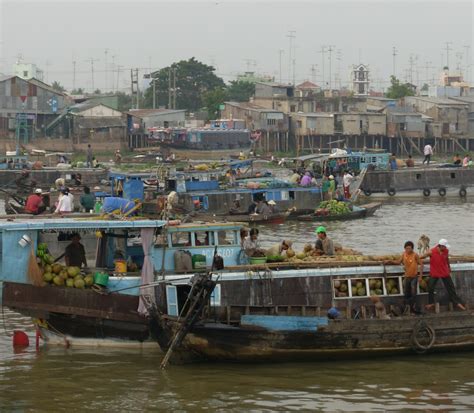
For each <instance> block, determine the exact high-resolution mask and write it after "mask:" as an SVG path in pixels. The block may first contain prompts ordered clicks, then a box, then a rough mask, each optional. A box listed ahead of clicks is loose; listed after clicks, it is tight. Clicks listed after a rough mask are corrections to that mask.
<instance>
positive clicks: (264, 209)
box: [255, 201, 272, 215]
mask: <svg viewBox="0 0 474 413" xmlns="http://www.w3.org/2000/svg"><path fill="white" fill-rule="evenodd" d="M255 212H256V213H257V214H261V215H271V214H272V210H271V209H270V207H269V205H268V204H267V201H260V202H259V203H258V205H257V208H256V210H255Z"/></svg>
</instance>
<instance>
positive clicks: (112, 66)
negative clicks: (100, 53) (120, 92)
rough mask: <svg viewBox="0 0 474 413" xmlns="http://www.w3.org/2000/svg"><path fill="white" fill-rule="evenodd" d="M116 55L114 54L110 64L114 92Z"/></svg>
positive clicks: (113, 90)
mask: <svg viewBox="0 0 474 413" xmlns="http://www.w3.org/2000/svg"><path fill="white" fill-rule="evenodd" d="M116 57H117V56H116V55H112V63H111V65H110V68H111V74H112V92H115V79H114V78H115V58H116Z"/></svg>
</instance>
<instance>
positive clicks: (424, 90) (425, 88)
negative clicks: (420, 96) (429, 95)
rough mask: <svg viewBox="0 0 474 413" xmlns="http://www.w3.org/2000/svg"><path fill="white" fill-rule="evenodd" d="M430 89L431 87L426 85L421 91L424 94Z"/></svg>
mask: <svg viewBox="0 0 474 413" xmlns="http://www.w3.org/2000/svg"><path fill="white" fill-rule="evenodd" d="M429 88H430V85H428V83H425V84H424V85H423V86H422V87H421V91H422V92H427V91H428V90H429Z"/></svg>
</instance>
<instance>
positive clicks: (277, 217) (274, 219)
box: [195, 211, 290, 224]
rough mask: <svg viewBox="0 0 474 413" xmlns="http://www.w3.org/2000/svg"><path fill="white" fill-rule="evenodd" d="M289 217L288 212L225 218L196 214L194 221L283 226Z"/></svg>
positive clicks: (233, 215) (228, 216)
mask: <svg viewBox="0 0 474 413" xmlns="http://www.w3.org/2000/svg"><path fill="white" fill-rule="evenodd" d="M289 215H290V212H289V211H286V212H277V213H275V214H270V215H264V214H244V213H242V214H229V215H225V216H220V215H210V214H200V213H199V214H196V217H195V219H196V220H197V221H204V222H215V221H216V220H218V221H220V222H244V223H245V222H246V223H255V224H283V223H284V222H285V221H286V219H287V218H288V216H289Z"/></svg>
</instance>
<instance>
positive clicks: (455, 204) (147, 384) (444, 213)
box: [0, 200, 474, 412]
mask: <svg viewBox="0 0 474 413" xmlns="http://www.w3.org/2000/svg"><path fill="white" fill-rule="evenodd" d="M315 226H316V223H297V222H288V223H286V224H283V225H277V226H273V227H261V238H262V241H263V242H264V243H265V244H266V245H269V244H271V242H274V241H275V240H279V239H281V238H282V237H284V238H290V239H293V240H294V241H295V245H296V249H300V248H301V247H302V246H303V245H304V244H305V243H306V242H310V241H313V240H314V228H315ZM326 226H327V228H328V232H329V234H330V235H331V236H332V237H333V238H334V239H335V240H336V241H338V242H341V243H343V244H344V245H347V246H348V247H352V248H355V249H359V250H360V251H362V252H365V253H377V254H378V253H380V254H384V253H387V252H397V251H399V250H400V249H401V246H402V244H403V242H404V241H405V240H407V239H412V240H413V241H416V240H417V239H418V237H419V235H420V234H422V233H425V234H427V235H428V236H430V238H431V239H432V240H437V239H439V238H442V237H444V238H447V239H448V240H449V242H450V243H451V246H452V248H451V250H452V252H453V253H455V254H473V253H474V239H473V236H472V234H473V231H474V206H473V204H472V203H469V202H462V201H453V200H450V201H449V202H446V201H443V200H441V201H440V200H436V201H434V200H428V201H424V200H414V201H410V202H394V203H387V204H385V205H384V206H383V208H382V209H381V210H379V211H377V213H376V215H375V216H374V217H372V218H369V219H366V220H357V221H350V222H331V223H328V224H327V225H326ZM0 318H1V321H0V412H63V411H68V412H73V411H78V412H82V411H84V412H86V411H102V412H128V411H177V412H181V411H183V412H196V411H212V412H214V411H219V412H221V411H222V412H224V411H225V412H240V411H251V412H272V411H331V412H333V411H346V412H347V411H357V412H372V411H374V412H378V411H410V412H411V411H423V412H426V411H443V412H448V411H466V412H472V411H474V354H473V353H453V354H446V355H422V356H413V357H392V358H384V359H372V360H354V361H342V360H341V361H339V362H338V361H335V362H319V363H297V364H296V363H282V364H197V365H185V366H169V368H168V369H167V370H166V371H161V370H160V369H159V364H160V361H161V357H162V355H161V354H160V352H159V351H158V349H155V350H153V349H152V350H146V351H127V350H110V349H63V348H40V349H39V350H38V351H37V350H35V347H34V332H33V329H32V325H31V322H30V320H29V319H28V318H25V317H23V316H20V315H18V314H16V313H14V312H11V311H9V310H8V309H5V308H3V309H2V312H1V313H0ZM14 329H22V330H24V331H27V333H28V334H29V336H30V341H31V346H30V347H28V348H27V349H25V350H23V351H21V352H15V351H14V350H13V348H12V344H11V342H12V341H11V340H12V339H11V334H12V331H13V330H14ZM282 361H284V360H282Z"/></svg>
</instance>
